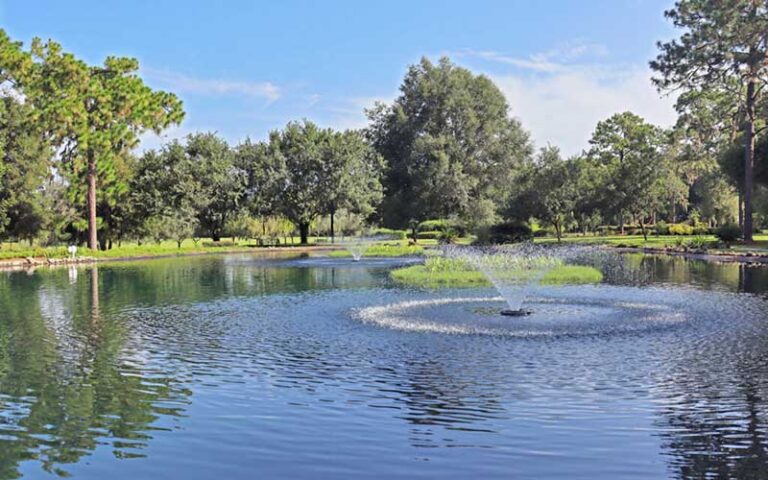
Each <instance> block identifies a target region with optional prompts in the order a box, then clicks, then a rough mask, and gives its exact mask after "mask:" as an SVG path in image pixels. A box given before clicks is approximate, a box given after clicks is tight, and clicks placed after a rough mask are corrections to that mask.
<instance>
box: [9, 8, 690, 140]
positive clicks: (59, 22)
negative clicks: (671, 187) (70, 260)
mask: <svg viewBox="0 0 768 480" xmlns="http://www.w3.org/2000/svg"><path fill="white" fill-rule="evenodd" d="M670 5H671V2H670V1H662V0H626V1H621V0H581V1H576V0H571V1H567V0H539V1H534V0H530V1H529V0H518V1H512V0H507V1H503V0H498V1H496V0H487V1H485V0H472V1H448V0H445V1H437V0H434V1H427V0H411V1H399V0H398V1H392V0H388V1H379V2H363V1H359V0H358V1H342V0H338V1H333V0H325V1H290V0H285V1H261V2H256V1H241V0H229V1H218V2H217V1H213V0H210V1H192V0H187V1H170V0H155V1H144V0H132V1H122V2H116V1H115V2H112V1H103V0H102V1H99V0H82V1H78V0H71V1H66V2H65V1H53V0H50V1H42V0H41V1H36V0H0V25H1V26H2V27H3V28H5V29H6V30H7V31H8V33H9V34H10V35H11V36H12V37H13V38H16V39H19V40H23V41H24V42H25V43H26V42H28V41H29V40H30V39H31V38H32V37H34V36H39V37H43V38H53V39H55V40H57V41H59V42H60V43H62V44H63V45H64V47H65V49H67V50H69V51H71V52H73V53H75V54H76V55H77V56H79V57H81V58H84V59H86V60H87V61H89V62H91V63H98V62H100V61H102V60H103V58H104V57H106V56H107V55H129V56H134V57H137V58H138V59H139V61H140V63H141V65H142V75H143V76H144V78H145V79H146V81H147V82H148V83H149V84H150V85H152V86H154V87H157V88H163V89H168V90H171V91H174V92H176V93H177V94H178V95H179V96H180V97H181V98H182V99H183V100H184V103H185V109H186V111H187V118H186V119H185V121H184V123H183V124H182V125H181V126H180V127H177V128H173V129H171V130H169V131H168V132H167V133H166V135H165V136H166V137H167V138H172V137H178V136H183V135H185V134H186V133H189V132H190V131H195V130H213V131H217V132H219V133H220V134H222V135H223V136H225V137H226V138H227V139H228V140H230V141H232V142H236V141H238V140H240V139H242V138H245V137H246V136H250V137H251V138H254V139H262V138H265V137H266V135H267V133H268V132H269V131H270V130H273V129H275V128H280V127H282V126H283V125H285V123H287V122H288V121H290V120H298V119H301V118H308V119H311V120H314V121H316V122H317V123H319V124H321V125H323V126H331V127H335V128H354V127H361V126H363V125H365V116H364V114H363V108H364V107H367V106H370V105H372V104H373V102H374V101H376V100H382V101H388V100H391V99H393V98H394V97H395V96H396V95H397V89H398V86H399V84H400V82H401V80H402V78H403V75H404V73H405V71H406V68H407V66H408V65H409V64H412V63H414V62H417V61H418V60H419V58H420V57H422V56H427V57H429V58H432V59H437V58H439V57H440V56H442V55H448V56H449V57H451V59H452V60H454V61H455V62H456V63H458V64H460V65H462V66H465V67H467V68H470V69H471V70H473V71H475V72H478V73H485V74H487V75H488V76H490V77H491V78H492V79H493V80H494V81H495V82H496V83H497V84H498V85H499V87H500V88H501V89H502V91H503V92H504V93H505V95H506V96H507V99H508V101H509V103H510V106H511V114H512V115H514V116H516V117H518V118H520V120H521V121H522V122H523V125H524V126H525V127H526V128H527V129H528V130H529V131H531V133H532V135H533V138H534V140H535V141H536V143H537V145H544V144H546V143H552V144H554V145H558V146H560V147H561V148H562V149H563V151H564V152H565V153H567V154H572V153H577V152H578V151H580V150H581V149H582V148H584V147H585V146H586V141H587V139H588V138H589V134H590V132H591V131H592V129H593V128H594V124H595V123H596V122H597V121H598V120H600V119H601V118H605V117H607V116H608V115H610V114H612V113H615V112H618V111H623V110H627V109H629V110H633V111H635V112H636V113H639V114H641V115H643V116H645V117H646V118H647V119H648V120H650V121H653V122H655V123H659V124H662V125H669V124H671V123H672V122H673V121H674V111H673V109H672V108H671V105H672V101H673V99H671V98H669V97H665V98H660V97H659V95H657V93H656V92H655V90H654V89H653V87H652V86H651V85H650V81H649V78H650V71H649V70H648V68H647V62H648V60H649V59H651V58H652V57H653V56H654V55H655V50H656V48H655V42H656V41H657V40H661V39H668V38H671V37H672V36H674V34H675V32H674V31H673V29H672V27H671V25H670V24H669V23H668V22H667V21H666V20H665V19H664V18H663V11H664V9H665V8H668V7H669V6H670ZM156 144H158V139H153V138H148V139H147V141H146V142H145V145H148V146H154V145H156Z"/></svg>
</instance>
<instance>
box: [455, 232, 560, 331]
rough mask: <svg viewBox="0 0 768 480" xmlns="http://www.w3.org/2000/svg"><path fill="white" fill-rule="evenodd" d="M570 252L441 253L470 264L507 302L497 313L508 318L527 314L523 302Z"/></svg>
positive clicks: (499, 249)
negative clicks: (505, 306)
mask: <svg viewBox="0 0 768 480" xmlns="http://www.w3.org/2000/svg"><path fill="white" fill-rule="evenodd" d="M572 253H573V252H572V249H552V248H545V247H541V246H537V245H534V244H530V243H528V244H518V245H510V246H496V247H484V248H483V247H449V248H447V249H445V250H444V254H445V255H446V256H447V257H450V258H456V259H458V260H461V261H464V262H466V263H467V264H469V265H471V266H472V267H474V268H475V269H477V270H478V271H480V272H482V273H483V275H485V277H486V278H487V279H488V280H489V281H490V282H491V283H492V284H493V286H494V287H495V288H496V290H498V292H499V293H500V294H501V296H502V298H503V299H504V301H505V302H506V303H507V307H508V308H506V309H504V310H502V311H501V312H500V313H501V314H502V315H506V316H510V317H522V316H527V315H530V314H531V313H533V312H531V311H530V310H527V309H525V308H524V305H525V299H526V297H527V296H528V295H529V294H530V293H531V291H532V290H533V289H534V288H535V287H536V286H537V285H538V284H539V282H541V279H542V278H543V277H544V276H545V275H546V274H547V272H549V271H550V270H552V269H553V268H555V267H557V266H558V265H561V264H562V263H563V261H564V257H565V256H567V254H572Z"/></svg>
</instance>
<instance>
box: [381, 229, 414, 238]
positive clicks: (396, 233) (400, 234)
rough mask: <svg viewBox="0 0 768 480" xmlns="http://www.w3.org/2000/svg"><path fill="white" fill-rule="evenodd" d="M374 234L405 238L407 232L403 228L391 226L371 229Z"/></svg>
mask: <svg viewBox="0 0 768 480" xmlns="http://www.w3.org/2000/svg"><path fill="white" fill-rule="evenodd" d="M373 235H374V236H382V237H389V238H391V239H392V240H405V239H406V237H407V236H408V232H406V231H405V230H393V229H391V228H377V229H375V230H374V231H373Z"/></svg>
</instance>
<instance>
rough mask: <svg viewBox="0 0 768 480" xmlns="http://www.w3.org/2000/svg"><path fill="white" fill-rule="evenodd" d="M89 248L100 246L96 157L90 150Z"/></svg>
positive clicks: (93, 248) (94, 248)
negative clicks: (97, 216) (97, 230)
mask: <svg viewBox="0 0 768 480" xmlns="http://www.w3.org/2000/svg"><path fill="white" fill-rule="evenodd" d="M88 248H90V249H91V250H96V249H98V248H99V240H98V234H97V232H96V158H94V156H93V152H88Z"/></svg>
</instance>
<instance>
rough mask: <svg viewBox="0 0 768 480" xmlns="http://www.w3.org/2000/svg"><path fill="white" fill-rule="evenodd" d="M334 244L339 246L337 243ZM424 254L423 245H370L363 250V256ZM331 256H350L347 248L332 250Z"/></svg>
mask: <svg viewBox="0 0 768 480" xmlns="http://www.w3.org/2000/svg"><path fill="white" fill-rule="evenodd" d="M336 246H340V245H339V244H337V245H336ZM417 255H424V247H423V246H421V245H371V246H370V247H368V248H367V249H366V250H365V253H364V254H363V256H365V257H407V256H417ZM329 256H331V257H337V258H343V257H351V256H352V253H351V252H350V251H349V250H333V251H332V252H330V253H329Z"/></svg>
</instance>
